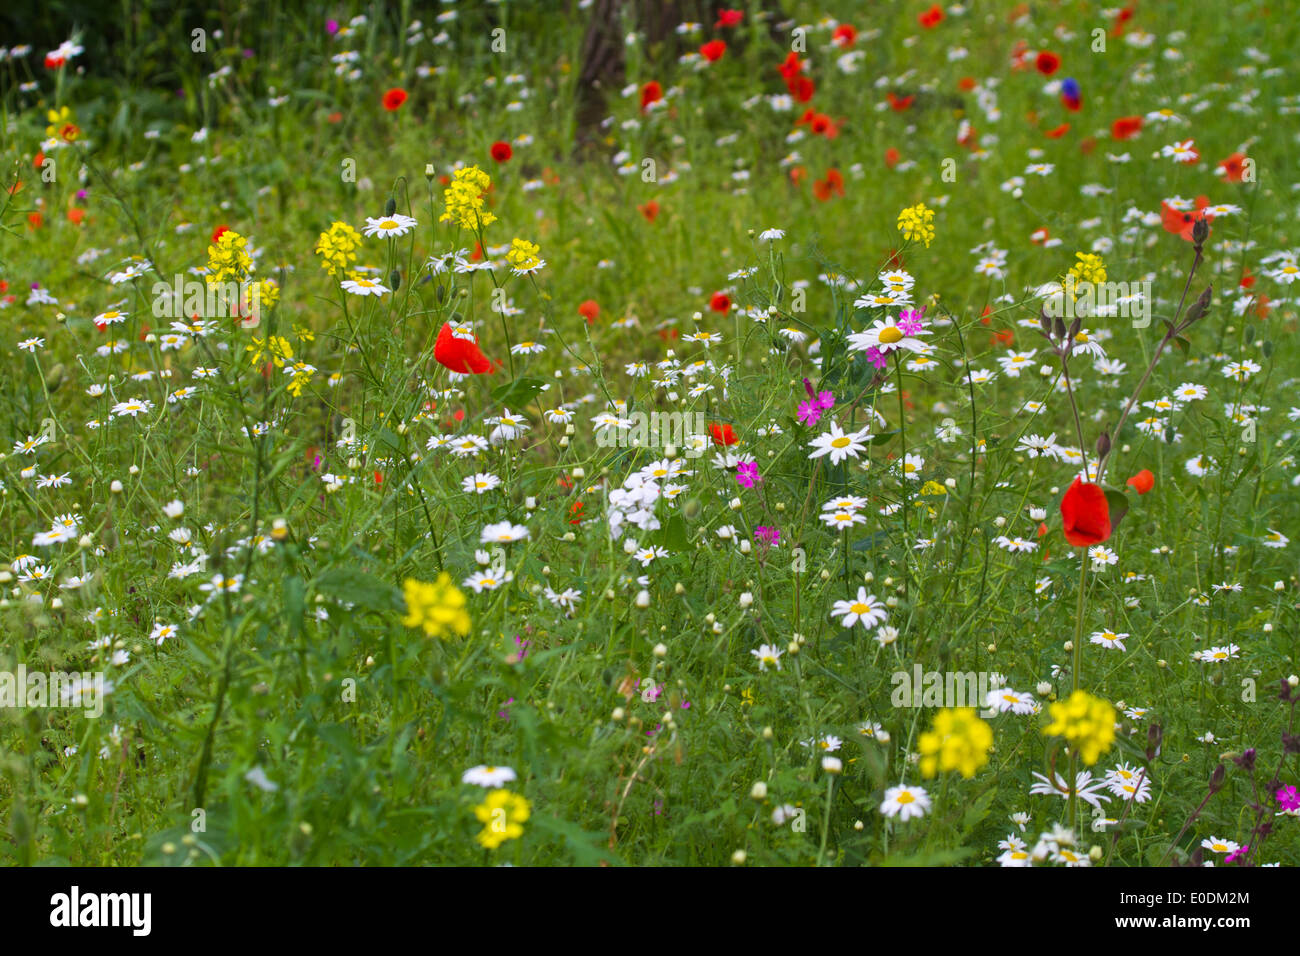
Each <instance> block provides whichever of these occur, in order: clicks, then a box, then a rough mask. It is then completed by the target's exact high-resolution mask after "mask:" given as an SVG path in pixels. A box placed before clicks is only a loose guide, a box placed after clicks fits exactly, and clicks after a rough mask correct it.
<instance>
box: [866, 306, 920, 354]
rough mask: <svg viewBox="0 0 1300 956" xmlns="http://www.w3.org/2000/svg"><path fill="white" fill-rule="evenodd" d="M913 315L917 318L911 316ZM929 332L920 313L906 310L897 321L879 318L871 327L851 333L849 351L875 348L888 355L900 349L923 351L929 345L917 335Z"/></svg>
mask: <svg viewBox="0 0 1300 956" xmlns="http://www.w3.org/2000/svg"><path fill="white" fill-rule="evenodd" d="M912 316H915V317H916V318H911V317H912ZM929 334H930V332H929V330H927V329H925V328H923V327H922V326H921V321H920V313H917V312H904V313H903V314H902V316H900V317H899V320H898V321H896V322H891V321H889V320H887V319H878V320H876V321H875V322H874V323H872V325H871V327H870V328H868V329H864V330H862V331H861V332H855V333H854V334H852V335H850V336H849V351H851V352H866V351H867V350H868V349H873V348H874V349H875V350H876V351H877V352H879V353H880V354H881V355H888V354H889V353H890V352H895V351H898V350H899V349H902V350H905V351H908V352H923V351H925V349H926V348H927V346H926V344H925V343H924V342H922V341H921V340H920V339H919V338H918V337H917V336H921V335H929Z"/></svg>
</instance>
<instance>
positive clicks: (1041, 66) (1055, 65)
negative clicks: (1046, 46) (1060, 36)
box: [1034, 50, 1061, 76]
mask: <svg viewBox="0 0 1300 956" xmlns="http://www.w3.org/2000/svg"><path fill="white" fill-rule="evenodd" d="M1034 66H1035V67H1036V68H1037V69H1038V72H1039V73H1041V74H1043V76H1051V75H1052V74H1053V73H1055V72H1056V71H1057V70H1059V69H1060V68H1061V58H1060V57H1059V56H1057V55H1056V54H1055V53H1052V52H1050V51H1048V50H1043V51H1042V52H1041V53H1039V54H1038V57H1037V58H1036V59H1035V60H1034Z"/></svg>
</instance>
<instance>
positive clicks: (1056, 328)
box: [1052, 315, 1065, 339]
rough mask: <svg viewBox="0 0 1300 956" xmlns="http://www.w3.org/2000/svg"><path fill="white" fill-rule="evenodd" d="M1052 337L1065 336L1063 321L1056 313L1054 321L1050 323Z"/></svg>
mask: <svg viewBox="0 0 1300 956" xmlns="http://www.w3.org/2000/svg"><path fill="white" fill-rule="evenodd" d="M1052 337H1053V338H1056V339H1063V338H1065V322H1064V321H1062V319H1061V317H1060V316H1059V315H1058V316H1057V317H1056V321H1055V322H1053V323H1052Z"/></svg>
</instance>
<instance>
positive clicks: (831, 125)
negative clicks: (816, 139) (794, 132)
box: [808, 113, 840, 139]
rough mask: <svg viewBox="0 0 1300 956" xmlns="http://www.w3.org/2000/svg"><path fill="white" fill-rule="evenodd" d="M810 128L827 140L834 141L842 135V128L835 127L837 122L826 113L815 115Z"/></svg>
mask: <svg viewBox="0 0 1300 956" xmlns="http://www.w3.org/2000/svg"><path fill="white" fill-rule="evenodd" d="M808 128H809V129H811V130H812V131H813V132H814V133H816V134H817V135H818V136H825V137H826V138H827V139H834V138H835V137H836V136H839V135H840V128H839V127H838V126H837V125H835V121H834V120H833V119H831V118H830V117H829V116H827V115H826V114H825V113H814V114H813V118H812V122H810V123H809V124H808Z"/></svg>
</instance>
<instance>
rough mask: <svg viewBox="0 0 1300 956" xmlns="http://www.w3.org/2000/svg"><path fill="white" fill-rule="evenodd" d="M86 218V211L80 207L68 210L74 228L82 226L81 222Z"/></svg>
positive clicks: (69, 220)
mask: <svg viewBox="0 0 1300 956" xmlns="http://www.w3.org/2000/svg"><path fill="white" fill-rule="evenodd" d="M85 218H86V210H85V209H83V208H82V207H80V206H73V207H72V208H71V209H69V210H68V222H70V223H72V224H73V225H74V226H80V225H81V220H83V219H85Z"/></svg>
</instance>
